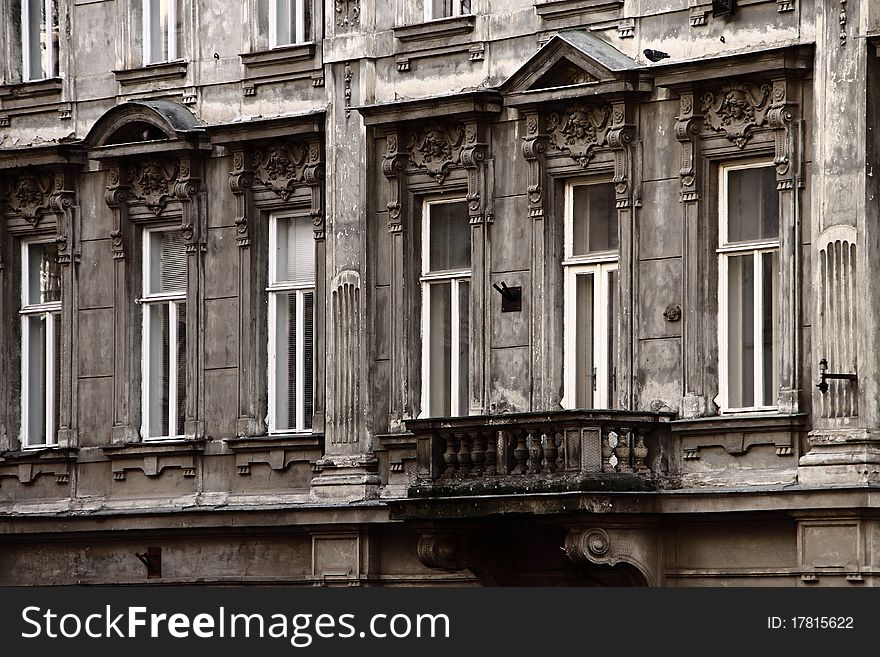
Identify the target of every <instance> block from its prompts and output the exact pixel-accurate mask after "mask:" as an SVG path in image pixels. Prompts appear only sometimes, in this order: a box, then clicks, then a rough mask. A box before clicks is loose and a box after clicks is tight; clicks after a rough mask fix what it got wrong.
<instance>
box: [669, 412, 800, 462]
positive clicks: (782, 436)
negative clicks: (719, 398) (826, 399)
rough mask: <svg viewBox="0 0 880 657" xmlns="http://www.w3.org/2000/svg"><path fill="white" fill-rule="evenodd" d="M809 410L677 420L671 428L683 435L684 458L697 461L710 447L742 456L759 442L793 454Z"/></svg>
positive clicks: (782, 453)
mask: <svg viewBox="0 0 880 657" xmlns="http://www.w3.org/2000/svg"><path fill="white" fill-rule="evenodd" d="M807 422H808V416H807V414H806V413H794V414H782V413H776V412H772V411H771V412H766V411H756V412H754V413H739V414H728V415H718V416H714V417H702V418H694V419H687V420H674V421H673V422H671V423H670V428H671V429H672V432H673V433H674V434H677V435H678V436H679V438H680V439H681V447H682V458H683V459H684V460H685V461H693V460H696V459H699V458H700V452H701V450H702V449H704V448H708V447H722V448H724V450H725V451H726V452H727V453H728V454H729V455H731V456H742V455H744V454H746V452H748V451H749V449H751V448H752V447H755V446H758V445H764V446H772V447H775V449H776V455H777V456H783V457H785V456H792V455H793V454H794V447H795V444H796V443H795V441H796V436H797V434H799V433H801V432H803V431H805V430H806V426H807Z"/></svg>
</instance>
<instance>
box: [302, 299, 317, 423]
mask: <svg viewBox="0 0 880 657" xmlns="http://www.w3.org/2000/svg"><path fill="white" fill-rule="evenodd" d="M302 294H303V315H304V316H303V346H302V359H303V378H304V381H303V426H302V428H303V429H311V428H312V414H313V413H314V405H313V401H312V400H313V397H314V378H315V364H314V333H315V312H314V307H315V295H314V293H312V292H305V293H302Z"/></svg>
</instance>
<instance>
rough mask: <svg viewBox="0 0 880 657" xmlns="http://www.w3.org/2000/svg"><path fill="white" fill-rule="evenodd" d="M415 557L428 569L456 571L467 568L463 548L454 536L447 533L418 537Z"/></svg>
mask: <svg viewBox="0 0 880 657" xmlns="http://www.w3.org/2000/svg"><path fill="white" fill-rule="evenodd" d="M416 556H417V557H418V559H419V561H421V562H422V564H424V565H425V566H427V567H428V568H434V569H436V570H446V571H456V570H464V569H465V568H467V561H468V559H467V556H466V551H465V549H464V546H463V545H462V544H461V541H460V540H458V538H457V537H456V536H453V535H452V534H448V533H428V534H422V535H421V536H420V537H419V542H418V544H417V545H416Z"/></svg>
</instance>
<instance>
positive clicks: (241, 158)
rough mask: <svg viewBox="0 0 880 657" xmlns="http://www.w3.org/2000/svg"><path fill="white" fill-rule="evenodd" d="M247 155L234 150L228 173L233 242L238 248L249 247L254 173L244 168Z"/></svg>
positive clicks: (241, 151)
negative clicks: (233, 221) (233, 203)
mask: <svg viewBox="0 0 880 657" xmlns="http://www.w3.org/2000/svg"><path fill="white" fill-rule="evenodd" d="M246 162H247V154H246V153H245V152H244V151H243V150H236V151H234V152H233V154H232V171H231V172H230V173H229V187H230V189H231V190H232V195H233V196H234V197H235V240H236V243H237V244H238V246H239V247H246V246H250V244H251V234H250V208H249V205H250V201H251V192H252V188H253V184H254V172H253V170H251V169H250V167H248V168H245V163H246Z"/></svg>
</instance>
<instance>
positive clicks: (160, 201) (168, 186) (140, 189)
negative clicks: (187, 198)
mask: <svg viewBox="0 0 880 657" xmlns="http://www.w3.org/2000/svg"><path fill="white" fill-rule="evenodd" d="M178 168H179V165H178V163H177V162H172V161H169V160H144V161H143V162H140V163H138V164H136V165H133V166H130V167H129V168H128V180H129V184H130V185H131V194H132V196H134V197H135V198H138V199H140V200H142V201H144V202H145V203H146V204H147V207H148V208H150V210H152V211H153V212H154V213H155V214H159V213H160V212H162V210H163V209H164V208H165V206H166V205H167V204H168V200H169V199H170V198H171V197H172V193H173V183H174V181H175V180H176V179H177V171H178Z"/></svg>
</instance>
